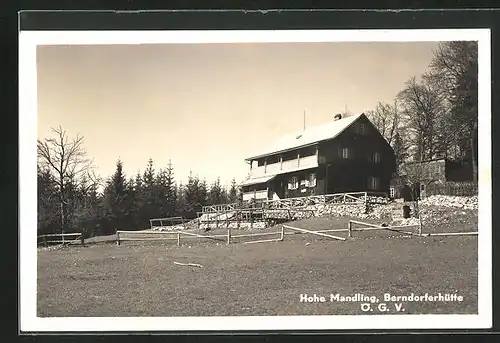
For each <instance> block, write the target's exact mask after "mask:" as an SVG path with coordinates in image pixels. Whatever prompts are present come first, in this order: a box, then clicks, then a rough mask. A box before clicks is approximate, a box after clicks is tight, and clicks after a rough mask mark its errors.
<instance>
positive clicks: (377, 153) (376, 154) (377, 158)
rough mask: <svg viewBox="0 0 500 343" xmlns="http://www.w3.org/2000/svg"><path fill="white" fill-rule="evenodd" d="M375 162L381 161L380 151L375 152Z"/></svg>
mask: <svg viewBox="0 0 500 343" xmlns="http://www.w3.org/2000/svg"><path fill="white" fill-rule="evenodd" d="M373 162H375V163H380V153H379V152H374V153H373Z"/></svg>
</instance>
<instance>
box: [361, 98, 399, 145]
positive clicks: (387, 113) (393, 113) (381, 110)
mask: <svg viewBox="0 0 500 343" xmlns="http://www.w3.org/2000/svg"><path fill="white" fill-rule="evenodd" d="M367 116H368V118H370V121H371V122H372V123H373V125H375V127H376V128H377V129H378V130H379V131H380V133H381V134H382V136H384V138H385V139H386V140H387V142H388V143H389V144H392V142H393V140H394V137H395V135H396V133H397V131H398V127H399V124H400V113H399V110H398V105H397V102H396V101H394V104H392V105H391V104H387V103H383V102H378V103H377V106H376V107H375V109H374V110H373V111H368V112H367Z"/></svg>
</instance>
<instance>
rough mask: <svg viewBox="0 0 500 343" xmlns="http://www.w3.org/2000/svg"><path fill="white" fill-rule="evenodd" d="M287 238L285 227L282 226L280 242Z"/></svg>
mask: <svg viewBox="0 0 500 343" xmlns="http://www.w3.org/2000/svg"><path fill="white" fill-rule="evenodd" d="M284 238H285V227H284V226H283V225H281V237H280V240H281V241H282V242H283V239H284Z"/></svg>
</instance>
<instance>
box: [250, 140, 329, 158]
mask: <svg viewBox="0 0 500 343" xmlns="http://www.w3.org/2000/svg"><path fill="white" fill-rule="evenodd" d="M335 138H336V137H332V138H329V139H323V140H319V141H317V142H314V143H308V144H304V145H300V146H294V147H290V148H287V149H283V150H279V151H272V152H269V153H265V154H260V155H255V156H251V157H247V158H245V161H250V160H255V159H257V158H261V157H266V156H270V155H274V154H281V153H284V152H287V151H292V150H296V149H300V148H306V147H309V146H314V145H318V144H319V143H321V142H326V141H329V140H331V139H335Z"/></svg>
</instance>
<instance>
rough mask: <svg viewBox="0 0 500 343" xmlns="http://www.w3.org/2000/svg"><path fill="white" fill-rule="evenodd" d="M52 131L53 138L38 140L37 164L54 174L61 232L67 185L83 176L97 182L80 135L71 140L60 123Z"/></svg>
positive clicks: (66, 200)
mask: <svg viewBox="0 0 500 343" xmlns="http://www.w3.org/2000/svg"><path fill="white" fill-rule="evenodd" d="M51 131H52V133H53V134H54V137H52V138H45V139H43V140H38V144H37V150H38V163H39V165H40V167H41V168H43V169H44V170H46V171H48V172H49V173H51V174H52V175H53V178H54V182H55V185H56V190H57V193H58V194H57V196H58V198H59V206H60V215H61V233H64V232H65V229H66V224H67V213H66V210H67V208H68V196H69V194H68V186H69V185H74V184H76V183H78V181H80V180H84V179H86V178H90V179H91V180H93V181H94V182H98V181H97V179H96V178H95V174H94V173H93V170H92V161H91V160H90V159H89V158H88V157H87V151H86V150H85V149H84V147H83V137H81V136H79V135H77V136H76V137H75V138H74V139H70V138H69V137H68V134H67V132H66V131H65V130H64V129H63V128H62V127H61V126H59V127H58V128H53V129H52V130H51Z"/></svg>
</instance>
